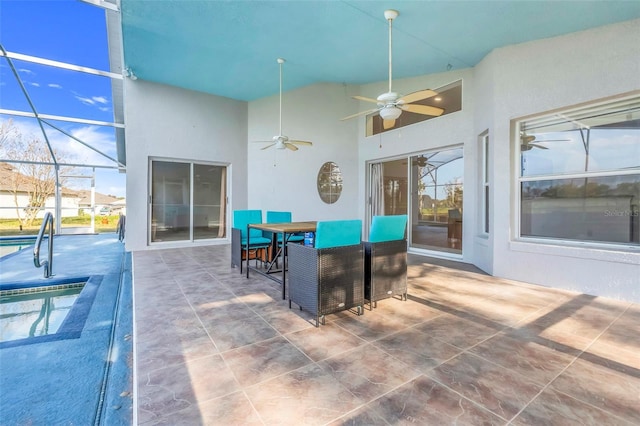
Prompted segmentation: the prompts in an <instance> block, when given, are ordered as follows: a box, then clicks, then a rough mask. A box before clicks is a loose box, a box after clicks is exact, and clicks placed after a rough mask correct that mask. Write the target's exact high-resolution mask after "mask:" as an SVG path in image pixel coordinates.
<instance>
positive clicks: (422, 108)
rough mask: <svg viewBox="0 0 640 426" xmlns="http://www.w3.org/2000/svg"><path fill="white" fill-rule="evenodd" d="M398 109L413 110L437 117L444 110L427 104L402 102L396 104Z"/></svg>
mask: <svg viewBox="0 0 640 426" xmlns="http://www.w3.org/2000/svg"><path fill="white" fill-rule="evenodd" d="M398 107H400V109H402V110H404V111H409V112H414V113H416V114H422V115H432V116H434V117H438V116H440V115H442V113H443V112H444V110H443V109H442V108H438V107H433V106H428V105H415V104H404V105H398Z"/></svg>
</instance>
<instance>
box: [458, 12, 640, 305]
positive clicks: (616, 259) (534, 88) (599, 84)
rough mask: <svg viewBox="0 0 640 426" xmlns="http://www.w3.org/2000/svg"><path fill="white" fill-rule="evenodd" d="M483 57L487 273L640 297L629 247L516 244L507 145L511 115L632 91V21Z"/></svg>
mask: <svg viewBox="0 0 640 426" xmlns="http://www.w3.org/2000/svg"><path fill="white" fill-rule="evenodd" d="M485 61H487V64H485V63H484V62H485ZM485 61H483V63H482V64H480V65H479V66H478V67H477V68H478V69H481V68H482V67H484V66H485V65H486V66H488V67H490V70H484V71H485V72H487V73H491V74H492V76H490V77H485V78H483V81H482V83H484V82H486V81H492V82H493V83H492V86H493V88H494V93H493V98H494V102H493V118H492V120H491V121H492V128H491V129H490V132H491V134H493V138H492V141H493V143H494V146H495V150H494V157H493V160H494V168H493V181H492V182H493V194H494V203H493V221H492V224H493V230H494V232H493V243H494V248H493V253H492V254H493V274H494V275H497V276H501V277H505V278H510V279H515V280H522V281H526V282H531V283H535V284H541V285H547V286H554V287H560V288H565V289H570V290H576V291H580V292H584V293H589V294H596V295H603V296H609V297H615V298H622V299H626V300H633V301H635V302H640V253H639V252H638V251H637V250H635V251H634V250H631V252H629V251H628V250H627V251H625V250H615V249H608V250H603V249H595V248H593V247H592V246H591V247H589V245H584V247H579V246H578V247H576V246H574V247H563V246H561V245H551V244H549V245H543V244H531V243H525V242H518V241H516V237H517V235H515V234H516V228H515V213H514V212H515V206H516V203H517V200H515V196H516V192H515V188H516V186H515V183H514V181H515V179H516V175H515V173H516V172H515V170H516V168H515V164H516V159H515V158H514V152H515V151H514V149H513V148H514V145H515V143H509V141H510V140H511V137H512V135H511V134H510V123H511V121H512V120H513V119H516V118H520V117H523V116H526V115H531V114H537V113H541V112H545V111H550V110H554V109H557V108H565V107H568V106H572V105H577V104H580V103H584V102H588V101H593V100H597V99H602V98H607V97H610V96H615V95H620V94H623V93H626V92H631V91H637V90H640V20H634V21H628V22H624V23H621V24H616V25H610V26H605V27H600V28H596V29H593V30H589V31H584V32H578V33H573V34H569V35H566V36H562V37H555V38H552V39H546V40H540V41H536V42H530V43H524V44H520V45H515V46H508V47H505V48H502V49H497V50H495V51H494V52H493V53H492V54H491V55H490V56H489V57H487V58H486V59H485ZM479 110H481V109H479ZM479 113H481V112H479ZM465 193H466V192H465Z"/></svg>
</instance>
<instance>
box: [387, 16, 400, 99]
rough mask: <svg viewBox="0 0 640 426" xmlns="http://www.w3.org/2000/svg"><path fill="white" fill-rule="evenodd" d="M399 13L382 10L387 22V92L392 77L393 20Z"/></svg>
mask: <svg viewBox="0 0 640 426" xmlns="http://www.w3.org/2000/svg"><path fill="white" fill-rule="evenodd" d="M398 15H399V12H398V11H397V10H393V9H388V10H385V11H384V17H385V19H386V20H387V22H389V93H391V81H392V80H393V79H392V72H393V71H392V68H393V67H392V64H393V61H392V48H391V47H392V44H393V20H394V19H396V18H397V17H398Z"/></svg>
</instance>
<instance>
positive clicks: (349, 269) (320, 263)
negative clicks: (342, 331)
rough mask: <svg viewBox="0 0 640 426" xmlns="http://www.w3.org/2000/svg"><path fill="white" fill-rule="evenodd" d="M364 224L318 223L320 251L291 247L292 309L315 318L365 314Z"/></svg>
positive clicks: (349, 222)
mask: <svg viewBox="0 0 640 426" xmlns="http://www.w3.org/2000/svg"><path fill="white" fill-rule="evenodd" d="M361 231H362V222H361V221H360V220H336V221H326V222H318V225H317V228H316V234H315V244H316V247H310V246H305V245H301V244H295V243H289V244H288V245H287V249H288V252H289V262H288V265H289V274H288V281H289V284H288V286H289V308H291V302H293V303H295V304H296V305H298V306H299V308H300V309H304V310H305V311H308V312H310V313H312V314H313V315H315V319H316V327H318V324H319V322H320V321H321V322H322V324H324V323H325V315H327V314H331V313H335V312H339V311H344V310H347V309H352V308H356V310H357V313H358V315H360V314H362V313H363V312H364V310H363V306H364V263H363V261H364V249H363V246H362V242H361Z"/></svg>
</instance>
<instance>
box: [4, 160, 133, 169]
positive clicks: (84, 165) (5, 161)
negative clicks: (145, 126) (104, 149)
mask: <svg viewBox="0 0 640 426" xmlns="http://www.w3.org/2000/svg"><path fill="white" fill-rule="evenodd" d="M0 162H2V163H16V164H37V165H40V166H56V164H53V163H47V162H46V161H25V160H14V159H11V158H0ZM57 165H58V166H61V167H63V166H67V167H95V168H96V169H118V170H122V169H123V168H122V167H118V166H107V165H98V164H80V163H57Z"/></svg>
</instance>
